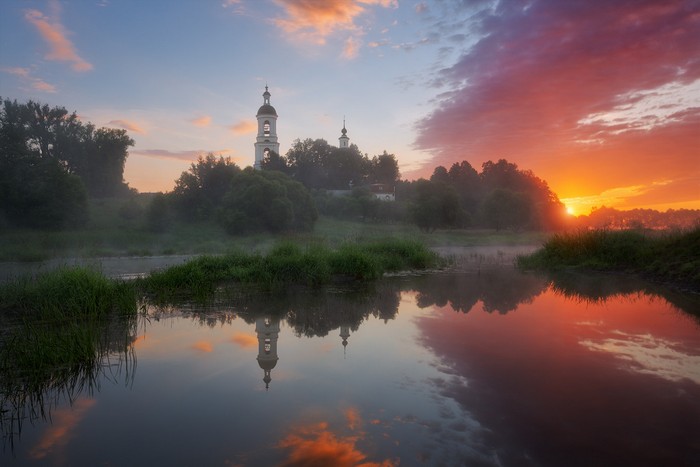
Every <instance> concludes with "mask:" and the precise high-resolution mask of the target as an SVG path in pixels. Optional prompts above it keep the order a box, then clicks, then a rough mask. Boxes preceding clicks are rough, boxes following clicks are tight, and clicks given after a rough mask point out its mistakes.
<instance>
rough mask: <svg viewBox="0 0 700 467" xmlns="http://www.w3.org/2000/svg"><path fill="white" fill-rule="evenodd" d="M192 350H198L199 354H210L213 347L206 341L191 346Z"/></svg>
mask: <svg viewBox="0 0 700 467" xmlns="http://www.w3.org/2000/svg"><path fill="white" fill-rule="evenodd" d="M192 348H193V349H194V350H199V351H200V352H206V353H210V352H213V351H214V346H212V345H211V342H208V341H198V342H195V343H194V344H193V345H192Z"/></svg>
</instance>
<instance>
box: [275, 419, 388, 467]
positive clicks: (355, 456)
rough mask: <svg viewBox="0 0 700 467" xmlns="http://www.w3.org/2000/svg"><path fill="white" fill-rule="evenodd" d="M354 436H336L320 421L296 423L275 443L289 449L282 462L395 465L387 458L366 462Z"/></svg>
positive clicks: (339, 466)
mask: <svg viewBox="0 0 700 467" xmlns="http://www.w3.org/2000/svg"><path fill="white" fill-rule="evenodd" d="M357 441H358V439H357V438H356V437H352V436H351V437H345V438H338V437H337V436H336V435H335V434H334V433H332V432H331V431H330V430H329V429H328V423H326V422H321V423H317V424H312V425H308V426H303V427H300V428H298V429H297V430H296V432H295V433H292V434H290V435H288V436H287V437H286V438H284V439H283V440H282V441H280V443H279V444H278V447H280V448H283V449H289V450H290V453H289V456H288V457H287V459H286V461H285V462H283V463H282V465H283V466H302V465H333V466H335V467H355V466H363V467H373V466H376V467H391V466H396V465H398V462H396V463H394V462H392V461H389V460H385V461H383V462H367V461H366V459H367V455H366V454H365V453H363V452H361V451H360V450H358V449H357V447H356V446H355V444H356V442H357Z"/></svg>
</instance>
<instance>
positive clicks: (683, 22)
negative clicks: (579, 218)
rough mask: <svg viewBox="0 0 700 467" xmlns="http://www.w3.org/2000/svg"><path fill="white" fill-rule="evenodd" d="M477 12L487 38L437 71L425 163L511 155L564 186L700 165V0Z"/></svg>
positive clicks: (421, 138) (640, 178)
mask: <svg viewBox="0 0 700 467" xmlns="http://www.w3.org/2000/svg"><path fill="white" fill-rule="evenodd" d="M472 18H477V19H478V21H477V22H476V23H475V25H474V30H476V31H478V33H479V34H480V40H478V41H477V42H476V43H475V44H474V45H473V46H472V47H471V48H469V49H468V51H467V52H466V53H464V54H463V55H462V56H461V58H459V59H458V60H457V61H456V62H455V63H454V64H452V65H451V66H448V67H443V68H442V69H440V70H438V72H437V73H436V74H435V75H434V80H433V82H432V84H433V86H435V88H436V89H440V90H441V92H442V93H441V94H440V95H439V96H438V99H437V102H436V106H435V110H434V111H433V112H432V113H430V114H429V115H428V116H427V117H426V118H424V119H422V120H421V121H419V122H418V124H417V138H416V140H415V146H416V147H417V148H418V149H421V150H425V151H430V152H431V153H432V154H433V155H434V157H433V159H432V160H431V161H429V162H428V163H427V164H426V166H425V170H429V168H432V167H434V166H435V165H444V166H449V165H451V164H452V163H453V162H456V161H460V160H463V159H467V160H469V161H470V162H472V164H473V165H478V164H476V163H477V161H478V162H484V161H486V160H496V159H499V158H503V157H505V158H507V159H508V160H510V161H513V162H516V163H518V164H519V165H521V166H524V168H528V169H532V170H533V171H535V173H537V174H538V175H540V176H542V177H543V178H545V179H546V180H548V181H550V185H552V186H553V188H554V189H555V191H557V192H558V193H559V191H562V192H564V194H565V195H566V193H567V192H573V188H578V189H579V190H578V192H579V193H581V192H582V190H581V189H582V188H583V186H584V185H585V184H586V183H588V182H590V183H592V184H589V185H588V191H589V192H601V191H604V190H606V189H610V188H612V187H614V186H623V185H624V186H627V185H629V186H631V185H637V184H646V183H648V182H650V181H651V180H653V179H659V177H662V178H675V177H677V176H678V175H679V173H682V171H685V170H688V169H689V168H690V170H694V171H696V172H700V168H698V165H697V163H696V162H694V161H697V159H696V158H697V154H698V150H699V146H700V145H699V144H698V142H697V141H698V140H697V136H696V135H695V133H696V130H693V127H694V126H695V125H697V123H698V121H699V120H700V104H699V103H698V102H699V100H700V97H698V88H699V87H700V84H698V83H700V81H698V80H699V79H700V55H699V54H698V52H697V47H696V44H698V43H700V7H698V4H697V2H692V1H684V0H670V1H668V2H663V3H660V2H656V1H653V0H648V1H638V2H604V3H603V4H598V3H595V4H594V3H590V2H560V1H555V0H535V1H533V2H530V3H528V5H527V6H526V7H524V6H523V5H522V4H521V3H520V2H514V1H503V2H499V3H498V5H497V7H496V8H495V9H491V6H488V7H487V8H485V9H484V10H482V11H481V13H479V14H475V15H474V16H473V17H472ZM696 128H697V127H696ZM661 155H663V157H661ZM630 166H631V167H632V169H631V172H633V173H634V176H632V174H631V173H630ZM423 175H426V174H423ZM427 175H429V174H427ZM584 175H585V176H588V180H587V181H584V180H583V179H582V177H583V176H584ZM569 177H570V178H569ZM591 180H593V182H591ZM613 180H614V182H613ZM612 183H616V185H611V184H612ZM583 191H585V190H583Z"/></svg>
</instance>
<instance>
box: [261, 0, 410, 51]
mask: <svg viewBox="0 0 700 467" xmlns="http://www.w3.org/2000/svg"><path fill="white" fill-rule="evenodd" d="M275 3H277V4H278V5H279V6H280V7H282V8H283V9H284V11H285V13H286V17H284V18H278V19H275V20H274V23H275V25H277V26H278V27H279V28H281V29H282V30H283V31H285V32H286V33H289V34H293V35H295V36H297V37H300V38H301V39H304V40H308V41H311V42H314V43H316V44H325V41H326V37H328V36H329V35H330V34H332V33H334V32H336V31H340V30H350V31H358V27H357V26H356V25H355V19H356V18H357V17H358V16H359V15H361V14H362V13H364V12H365V7H363V6H362V5H363V4H364V5H379V6H381V7H384V8H387V7H397V6H398V2H397V1H396V0H357V1H355V0H275Z"/></svg>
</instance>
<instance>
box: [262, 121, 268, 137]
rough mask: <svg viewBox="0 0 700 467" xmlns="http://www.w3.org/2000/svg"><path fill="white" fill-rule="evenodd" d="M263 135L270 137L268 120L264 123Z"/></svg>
mask: <svg viewBox="0 0 700 467" xmlns="http://www.w3.org/2000/svg"><path fill="white" fill-rule="evenodd" d="M263 133H264V134H265V136H270V122H269V121H268V120H265V123H263Z"/></svg>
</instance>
